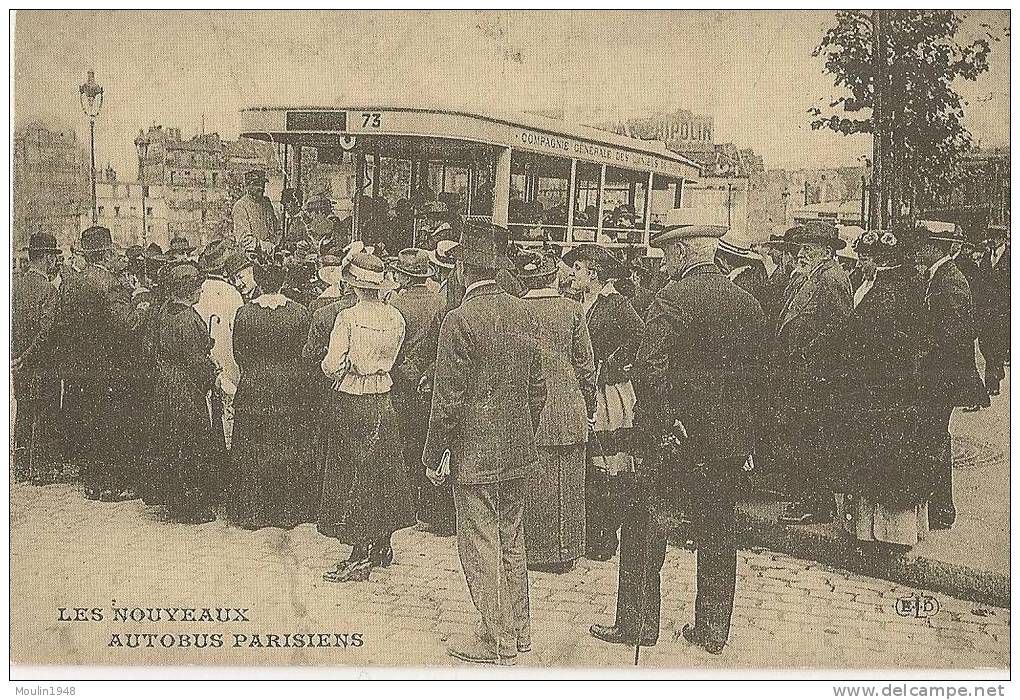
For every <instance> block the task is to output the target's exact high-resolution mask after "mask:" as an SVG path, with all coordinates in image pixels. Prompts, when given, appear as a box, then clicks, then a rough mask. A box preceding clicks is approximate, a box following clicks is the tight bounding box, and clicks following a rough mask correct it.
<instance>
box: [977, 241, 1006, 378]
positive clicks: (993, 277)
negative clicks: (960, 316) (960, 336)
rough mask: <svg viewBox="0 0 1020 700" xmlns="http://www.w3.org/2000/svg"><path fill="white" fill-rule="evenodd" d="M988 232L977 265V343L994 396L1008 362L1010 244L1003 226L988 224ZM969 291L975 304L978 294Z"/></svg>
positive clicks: (1003, 376)
mask: <svg viewBox="0 0 1020 700" xmlns="http://www.w3.org/2000/svg"><path fill="white" fill-rule="evenodd" d="M988 234H989V240H988V248H987V254H986V256H985V258H984V259H983V260H982V265H981V268H980V272H981V273H982V274H981V275H980V277H981V281H982V285H981V286H982V289H981V294H980V306H981V308H980V313H979V314H978V317H979V319H980V325H979V327H978V343H979V345H980V348H981V354H982V355H983V356H984V358H985V388H986V389H987V390H988V394H989V395H990V396H997V395H998V394H999V385H1000V384H1001V382H1002V380H1003V379H1004V378H1005V376H1006V373H1005V369H1004V366H1005V364H1006V363H1007V362H1008V361H1009V288H1010V287H1009V270H1010V262H1009V254H1010V246H1009V240H1008V238H1007V235H1006V230H1005V228H1004V227H1001V226H989V227H988ZM972 291H974V301H975V303H978V294H977V292H976V290H972Z"/></svg>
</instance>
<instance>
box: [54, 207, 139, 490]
mask: <svg viewBox="0 0 1020 700" xmlns="http://www.w3.org/2000/svg"><path fill="white" fill-rule="evenodd" d="M78 248H79V250H81V252H82V254H83V255H84V256H85V259H86V261H87V265H86V266H85V269H84V270H83V271H82V273H81V274H80V275H74V276H72V277H69V278H68V279H67V280H65V281H64V283H63V284H62V285H61V288H60V298H59V301H58V311H57V321H56V323H55V330H54V336H55V337H56V338H57V339H58V349H57V351H58V357H59V358H60V359H59V366H60V372H61V378H62V379H63V380H64V408H65V410H66V411H68V412H69V413H70V414H71V415H72V416H73V420H70V421H67V426H66V428H67V430H66V433H67V434H68V437H69V442H70V445H71V451H72V454H71V455H70V456H71V458H72V459H74V460H75V461H77V462H78V463H79V465H80V467H81V474H82V481H83V482H84V484H85V496H86V498H89V499H93V500H96V499H98V500H103V501H119V500H128V499H131V498H134V497H135V495H134V491H133V489H134V485H135V484H134V477H135V474H134V468H133V467H134V465H135V460H136V455H134V454H132V450H131V446H132V444H133V441H132V439H131V438H132V437H133V434H132V432H131V431H132V430H133V429H134V428H135V427H137V426H136V423H135V422H134V421H133V420H132V419H133V416H134V414H135V413H136V409H137V407H136V405H135V403H134V398H135V392H133V391H132V388H133V387H134V386H135V384H136V381H135V380H136V377H134V376H133V371H134V369H135V368H136V367H137V363H136V362H134V358H133V355H134V354H135V353H136V344H135V343H134V334H135V332H136V331H137V330H138V328H139V326H140V316H139V311H138V309H137V307H135V306H134V305H133V304H132V303H131V291H130V289H129V288H128V287H127V284H126V282H125V278H124V277H123V275H122V273H123V271H124V268H125V260H124V256H123V251H122V250H121V249H120V248H119V247H118V246H116V245H115V244H114V243H113V240H112V237H111V235H110V230H109V229H108V228H105V227H102V226H92V227H90V228H87V229H85V231H83V232H82V234H81V241H80V243H79V245H78Z"/></svg>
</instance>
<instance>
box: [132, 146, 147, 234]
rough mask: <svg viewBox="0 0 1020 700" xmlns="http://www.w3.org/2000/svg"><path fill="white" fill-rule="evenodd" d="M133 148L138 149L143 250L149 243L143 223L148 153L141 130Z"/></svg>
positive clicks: (144, 223) (144, 222)
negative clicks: (146, 158) (146, 155)
mask: <svg viewBox="0 0 1020 700" xmlns="http://www.w3.org/2000/svg"><path fill="white" fill-rule="evenodd" d="M135 148H136V149H138V186H139V187H141V188H142V247H143V248H144V247H145V246H146V245H147V244H148V242H149V240H148V239H149V227H148V226H146V221H145V190H146V189H148V186H147V185H146V184H145V178H144V173H145V154H146V153H148V151H149V139H148V138H146V136H145V132H144V131H142V130H139V131H138V138H136V139H135Z"/></svg>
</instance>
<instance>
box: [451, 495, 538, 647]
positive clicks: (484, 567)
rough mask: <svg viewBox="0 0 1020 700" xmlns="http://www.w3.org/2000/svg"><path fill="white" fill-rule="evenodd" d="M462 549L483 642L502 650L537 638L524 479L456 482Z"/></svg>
mask: <svg viewBox="0 0 1020 700" xmlns="http://www.w3.org/2000/svg"><path fill="white" fill-rule="evenodd" d="M453 498H454V503H455V505H456V508H457V551H458V553H459V554H460V563H461V567H462V568H463V569H464V578H465V579H466V580H467V587H468V591H469V593H470V594H471V600H472V601H473V602H474V604H475V608H476V609H477V610H478V614H479V615H480V617H481V624H480V625H479V632H480V636H481V637H482V642H483V643H484V644H486V645H487V646H489V647H490V648H491V649H492V650H493V651H495V652H496V653H497V654H500V655H507V656H513V655H516V653H517V643H518V641H522V642H527V643H529V644H530V642H531V612H530V602H529V596H528V567H527V557H526V554H525V548H524V479H510V480H508V481H502V482H497V483H492V484H454V485H453Z"/></svg>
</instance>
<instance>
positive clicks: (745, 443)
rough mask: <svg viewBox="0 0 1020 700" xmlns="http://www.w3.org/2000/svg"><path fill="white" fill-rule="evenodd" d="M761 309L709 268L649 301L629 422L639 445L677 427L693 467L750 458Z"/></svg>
mask: <svg viewBox="0 0 1020 700" xmlns="http://www.w3.org/2000/svg"><path fill="white" fill-rule="evenodd" d="M765 335H766V324H765V315H764V313H763V312H762V310H761V306H760V305H759V304H758V302H757V301H756V300H755V299H754V297H752V296H751V295H750V294H748V293H747V292H745V291H744V290H742V289H740V288H739V287H737V286H736V285H735V284H733V282H731V281H730V280H729V279H728V278H727V277H726V276H725V275H723V274H722V273H721V272H720V270H719V268H718V267H716V266H715V265H714V264H711V263H706V264H703V265H696V266H694V267H692V268H690V269H688V270H687V271H686V272H685V273H684V274H683V276H682V277H681V278H680V279H678V280H674V281H673V282H670V283H669V284H668V285H666V286H665V287H664V288H663V289H662V290H660V291H659V294H658V295H657V296H656V299H655V303H653V304H652V307H651V309H650V310H649V312H648V319H647V322H646V325H645V329H644V333H643V334H642V336H641V344H640V347H639V348H638V351H637V359H636V361H635V366H634V383H635V392H636V393H637V399H638V401H637V406H636V412H637V415H636V417H635V424H636V426H635V427H637V428H638V430H639V432H640V433H642V434H643V435H644V436H645V437H646V439H647V440H655V439H656V438H658V437H659V436H661V435H663V434H666V433H667V432H670V431H671V430H672V428H673V426H674V423H675V421H677V420H679V421H681V422H682V423H683V425H684V427H685V428H686V430H687V434H688V440H687V441H686V444H685V445H684V446H683V447H682V450H683V452H684V453H685V454H686V455H687V456H689V457H690V458H691V459H692V460H693V461H694V462H718V461H719V460H722V459H725V458H729V457H742V456H746V455H749V454H752V453H753V452H754V451H755V449H756V446H757V443H758V439H759V433H760V424H761V413H762V405H763V404H762V384H761V379H760V375H761V373H762V365H763V358H764V346H765Z"/></svg>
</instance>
